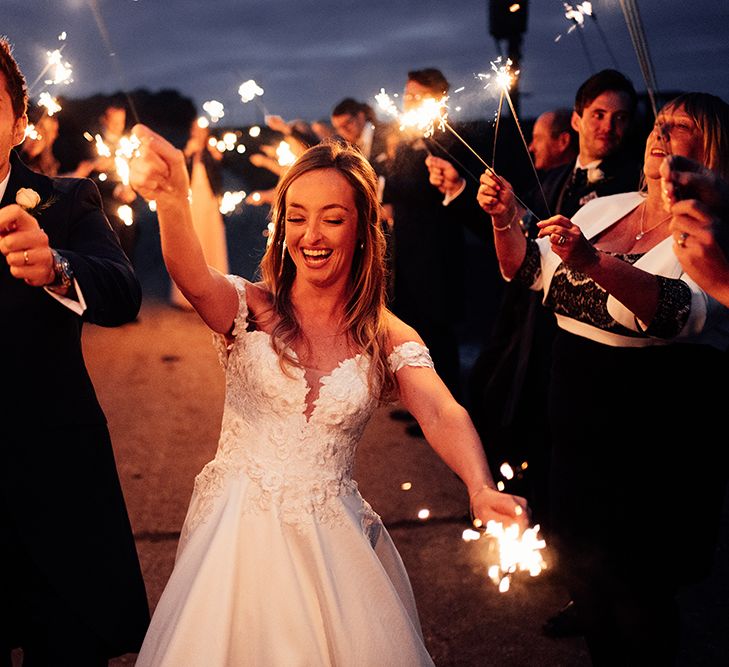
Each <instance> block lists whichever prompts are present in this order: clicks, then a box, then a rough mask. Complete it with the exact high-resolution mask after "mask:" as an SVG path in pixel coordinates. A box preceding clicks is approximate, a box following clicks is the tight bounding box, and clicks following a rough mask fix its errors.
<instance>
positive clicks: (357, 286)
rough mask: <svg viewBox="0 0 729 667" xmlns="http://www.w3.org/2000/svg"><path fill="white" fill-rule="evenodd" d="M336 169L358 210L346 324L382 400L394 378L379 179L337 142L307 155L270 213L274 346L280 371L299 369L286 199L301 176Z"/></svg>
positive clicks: (267, 262)
mask: <svg viewBox="0 0 729 667" xmlns="http://www.w3.org/2000/svg"><path fill="white" fill-rule="evenodd" d="M319 169H334V170H336V171H337V172H338V173H339V174H341V175H342V176H344V178H346V179H347V181H348V182H349V184H350V185H351V186H352V189H353V190H354V196H355V203H356V207H357V248H356V250H355V254H354V258H353V260H352V269H351V273H350V280H349V289H348V294H347V302H346V305H345V312H344V317H345V321H344V325H345V329H346V332H347V335H348V336H349V338H350V340H351V342H352V343H353V344H354V346H355V347H356V348H358V349H359V350H361V351H362V352H363V353H364V354H366V355H367V356H369V358H370V370H369V377H368V382H369V387H370V391H371V392H372V393H373V395H375V396H376V397H377V398H378V399H383V398H385V397H390V396H392V395H393V394H394V392H395V387H396V385H395V377H394V374H393V373H392V371H391V370H390V368H389V366H388V364H387V352H386V339H387V332H386V316H387V312H388V311H387V308H386V306H385V237H384V234H383V231H382V228H381V226H380V219H379V211H380V205H379V200H378V197H377V177H376V176H375V172H374V170H373V169H372V167H371V166H370V164H369V162H367V160H366V159H365V158H364V157H363V156H362V154H361V153H360V152H359V151H358V150H357V149H356V148H353V147H351V146H349V145H347V144H345V143H342V142H338V141H336V140H325V141H323V142H322V143H320V144H317V145H316V146H313V147H312V148H309V149H308V150H307V151H306V152H305V153H303V154H302V155H301V156H300V157H299V159H298V160H297V161H296V162H295V163H294V164H293V165H292V166H291V167H290V168H289V169H288V171H287V172H286V174H285V175H284V176H283V178H282V179H281V181H280V182H279V184H278V186H277V187H276V193H275V195H274V201H273V205H272V208H271V220H272V222H273V234H272V236H271V237H270V240H269V244H268V247H267V248H266V253H265V254H264V256H263V259H262V260H261V265H260V271H261V278H262V279H263V282H264V283H265V285H266V286H267V288H268V289H269V290H270V292H271V294H272V297H273V302H272V309H273V311H274V313H275V314H276V315H277V316H278V323H277V324H276V326H275V327H274V329H273V332H272V336H271V344H272V346H273V349H274V350H275V351H276V354H277V355H278V357H279V362H280V364H281V368H282V369H283V370H284V371H286V366H287V365H292V366H301V363H300V362H299V361H298V360H297V358H296V357H295V356H294V355H293V354H292V352H291V345H292V344H293V343H294V341H296V340H300V339H301V338H302V333H303V332H302V330H301V326H300V324H299V322H298V320H297V319H296V315H295V312H294V306H293V304H292V303H291V288H292V286H293V283H294V278H295V277H296V267H295V265H294V262H293V260H292V259H291V257H290V256H289V253H288V251H287V250H286V224H285V214H286V194H287V192H288V190H289V187H290V186H291V184H292V183H293V182H294V181H295V180H296V179H297V178H299V177H300V176H302V175H303V174H306V173H309V172H311V171H315V170H319Z"/></svg>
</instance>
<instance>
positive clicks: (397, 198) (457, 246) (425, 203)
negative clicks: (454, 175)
mask: <svg viewBox="0 0 729 667" xmlns="http://www.w3.org/2000/svg"><path fill="white" fill-rule="evenodd" d="M429 148H430V146H429V144H428V143H427V140H423V139H418V140H416V141H414V142H406V141H402V142H401V143H400V144H398V146H397V148H396V150H395V155H394V158H393V159H392V160H391V161H390V162H389V163H388V168H387V173H386V176H385V190H384V195H383V203H385V204H390V205H391V206H392V209H393V217H394V221H395V222H394V227H393V237H394V250H393V254H394V258H393V267H394V283H395V285H394V300H393V303H392V308H393V310H394V312H395V313H396V314H397V315H398V316H399V317H401V318H402V319H403V320H405V322H407V323H408V324H410V325H411V326H414V327H415V328H416V329H418V332H419V333H420V334H421V335H424V334H423V331H421V329H426V328H427V327H428V326H429V325H431V324H433V325H439V326H441V325H446V326H452V325H453V322H454V321H455V320H456V319H457V318H458V315H459V312H460V309H461V307H462V304H461V303H460V299H461V298H462V291H463V289H462V284H463V261H464V259H463V258H464V237H463V230H462V228H461V227H460V225H453V224H452V217H451V215H450V211H449V210H448V207H445V206H443V195H442V194H441V193H440V191H439V190H438V189H437V188H435V187H433V186H432V185H431V184H430V180H429V174H428V168H427V167H426V166H425V158H426V157H427V155H428V152H429ZM426 342H427V341H426Z"/></svg>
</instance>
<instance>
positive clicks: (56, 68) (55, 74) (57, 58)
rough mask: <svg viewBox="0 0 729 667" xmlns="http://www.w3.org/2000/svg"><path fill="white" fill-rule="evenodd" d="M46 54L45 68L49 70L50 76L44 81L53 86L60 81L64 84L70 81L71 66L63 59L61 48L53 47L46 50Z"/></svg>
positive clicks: (71, 77)
mask: <svg viewBox="0 0 729 667" xmlns="http://www.w3.org/2000/svg"><path fill="white" fill-rule="evenodd" d="M46 54H47V56H48V66H47V68H46V69H47V70H50V72H51V74H50V76H51V78H50V79H46V80H45V83H46V84H47V85H54V86H57V85H58V84H61V83H63V84H66V85H68V84H69V83H71V82H72V81H73V67H72V66H71V64H70V63H69V62H68V61H65V60H64V59H63V56H62V55H61V50H60V49H55V50H54V51H47V52H46Z"/></svg>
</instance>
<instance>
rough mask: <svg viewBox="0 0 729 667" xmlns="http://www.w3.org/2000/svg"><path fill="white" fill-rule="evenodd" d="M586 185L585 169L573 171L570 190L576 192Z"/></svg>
mask: <svg viewBox="0 0 729 667" xmlns="http://www.w3.org/2000/svg"><path fill="white" fill-rule="evenodd" d="M586 185H587V169H580V168H579V167H578V168H577V169H575V171H574V172H573V174H572V183H571V184H570V189H571V190H573V191H575V192H577V191H579V190H582V189H583V188H584V187H585V186H586Z"/></svg>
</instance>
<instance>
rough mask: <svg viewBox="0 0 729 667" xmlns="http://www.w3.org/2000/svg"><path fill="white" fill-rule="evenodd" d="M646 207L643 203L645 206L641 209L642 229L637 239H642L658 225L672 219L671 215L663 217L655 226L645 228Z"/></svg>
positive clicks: (636, 236)
mask: <svg viewBox="0 0 729 667" xmlns="http://www.w3.org/2000/svg"><path fill="white" fill-rule="evenodd" d="M645 209H646V205H645V204H643V208H642V209H641V211H640V231H639V232H638V233H637V234H636V235H635V240H636V241H640V240H641V239H642V238H643V237H644V236H645V235H646V234H647V233H648V232H652V231H653V230H654V229H656V227H660V226H661V225H662V224H663V223H664V222H666V220H670V219H671V217H672V216H671V215H669V216H667V217H665V218H663V220H659V221H658V222H657V223H656V224H655V225H653V227H648V229H643V220H644V219H645Z"/></svg>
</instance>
